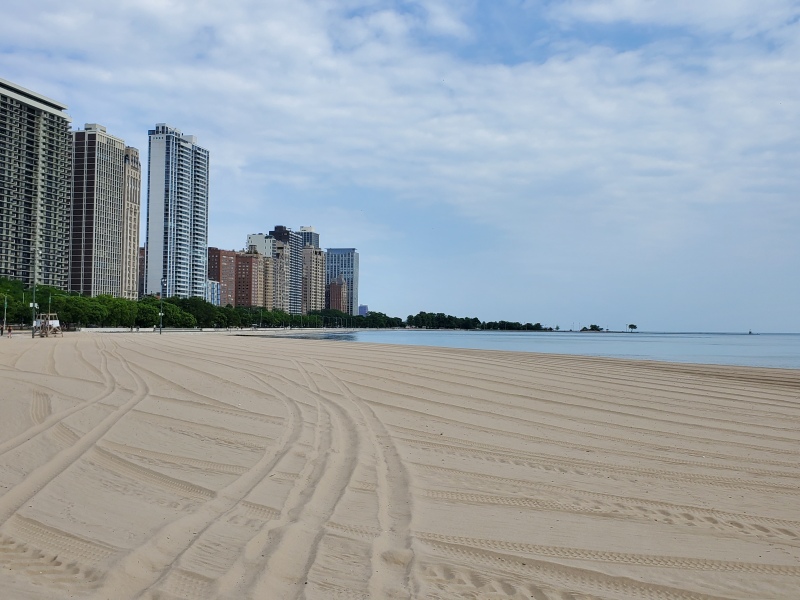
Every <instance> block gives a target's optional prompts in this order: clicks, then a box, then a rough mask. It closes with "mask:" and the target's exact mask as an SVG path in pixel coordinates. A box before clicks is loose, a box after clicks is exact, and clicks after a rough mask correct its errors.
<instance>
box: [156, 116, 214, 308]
mask: <svg viewBox="0 0 800 600" xmlns="http://www.w3.org/2000/svg"><path fill="white" fill-rule="evenodd" d="M148 133H149V149H150V154H149V159H148V164H147V258H146V263H147V266H146V269H147V276H146V280H145V294H160V293H162V280H163V287H164V294H166V296H167V297H170V296H178V297H181V298H187V297H191V296H199V297H201V298H202V297H204V296H205V290H206V280H207V264H208V263H207V261H208V159H209V157H208V150H206V149H205V148H201V147H200V146H198V145H197V138H196V137H195V136H193V135H183V134H181V132H180V130H178V129H175V128H173V127H170V126H168V125H165V124H164V123H159V124H158V125H156V128H155V129H151V130H150V131H149V132H148Z"/></svg>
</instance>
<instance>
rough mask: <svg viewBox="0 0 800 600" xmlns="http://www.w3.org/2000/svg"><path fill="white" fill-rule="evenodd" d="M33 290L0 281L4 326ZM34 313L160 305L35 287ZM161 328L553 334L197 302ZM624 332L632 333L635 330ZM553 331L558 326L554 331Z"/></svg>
mask: <svg viewBox="0 0 800 600" xmlns="http://www.w3.org/2000/svg"><path fill="white" fill-rule="evenodd" d="M32 301H33V290H32V289H31V288H25V287H24V286H23V285H22V282H20V281H15V280H11V279H7V278H4V277H0V302H3V309H4V311H5V315H6V322H7V323H12V324H19V325H30V324H31V318H32V310H31V307H30V303H31V302H32ZM36 304H37V305H38V306H39V309H38V311H37V313H45V312H52V313H57V314H58V318H59V320H60V321H61V322H62V324H63V325H65V326H66V327H67V328H70V327H131V328H135V327H157V326H159V324H160V323H161V318H160V315H159V313H160V312H161V300H160V299H159V298H157V297H155V296H146V297H144V298H141V299H139V300H126V299H124V298H115V297H113V296H94V297H89V296H81V295H79V294H77V293H76V292H72V293H70V292H65V291H64V290H60V289H57V288H51V287H47V286H36ZM163 312H164V315H163V317H164V319H163V325H164V327H180V328H192V327H203V328H205V327H216V328H227V327H237V328H238V327H253V326H256V327H334V328H342V327H344V328H364V329H367V328H378V329H386V328H394V327H417V328H426V329H467V330H475V329H484V330H499V331H553V328H552V327H544V326H543V325H542V324H541V323H518V322H516V321H489V322H483V321H481V320H480V319H479V318H477V317H455V316H453V315H446V314H444V313H428V312H424V311H422V312H419V313H418V314H416V315H408V317H407V318H406V319H405V321H404V320H403V319H401V318H400V317H390V316H388V315H385V314H384V313H382V312H377V311H371V312H369V313H368V314H367V315H366V316H354V315H348V314H347V313H343V312H341V311H338V310H330V309H326V310H320V311H312V312H311V313H309V314H307V315H290V314H288V313H286V312H283V311H275V310H266V309H263V308H258V307H242V306H237V307H233V306H231V305H228V306H214V305H213V304H211V303H209V302H206V301H205V300H203V299H202V298H177V297H173V298H164V302H163ZM629 327H631V328H633V329H635V327H636V326H635V325H630V326H629ZM555 329H556V330H558V327H556V328H555Z"/></svg>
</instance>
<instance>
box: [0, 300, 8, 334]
mask: <svg viewBox="0 0 800 600" xmlns="http://www.w3.org/2000/svg"><path fill="white" fill-rule="evenodd" d="M3 296H5V298H6V299H5V302H4V303H3V331H2V333H0V335H5V333H6V313H7V312H8V294H3Z"/></svg>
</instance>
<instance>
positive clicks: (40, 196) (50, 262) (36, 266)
mask: <svg viewBox="0 0 800 600" xmlns="http://www.w3.org/2000/svg"><path fill="white" fill-rule="evenodd" d="M66 109H67V107H66V106H65V105H63V104H61V103H60V102H56V101H55V100H51V99H50V98H47V97H45V96H42V95H41V94H37V93H36V92H32V91H30V90H27V89H25V88H23V87H20V86H18V85H15V84H13V83H11V82H10V81H6V80H4V79H0V275H2V276H4V277H9V278H11V279H17V280H20V281H22V282H23V284H24V285H26V286H28V285H31V284H32V283H34V282H36V283H42V284H46V285H50V286H53V287H57V288H62V289H66V287H67V284H68V277H69V274H68V267H69V206H70V195H71V190H70V175H71V172H70V170H71V168H72V139H71V134H70V122H71V119H70V117H69V116H68V115H67V114H66V113H65V112H64V111H65V110H66Z"/></svg>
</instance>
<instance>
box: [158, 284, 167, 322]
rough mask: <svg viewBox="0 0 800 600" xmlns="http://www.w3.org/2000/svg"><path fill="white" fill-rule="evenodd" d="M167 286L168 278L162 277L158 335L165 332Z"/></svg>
mask: <svg viewBox="0 0 800 600" xmlns="http://www.w3.org/2000/svg"><path fill="white" fill-rule="evenodd" d="M166 287H167V278H166V277H162V278H161V310H159V312H158V317H159V319H160V320H159V322H158V335H162V334H163V333H164V294H166V293H167V292H166Z"/></svg>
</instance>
